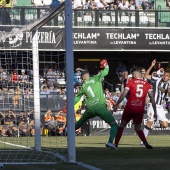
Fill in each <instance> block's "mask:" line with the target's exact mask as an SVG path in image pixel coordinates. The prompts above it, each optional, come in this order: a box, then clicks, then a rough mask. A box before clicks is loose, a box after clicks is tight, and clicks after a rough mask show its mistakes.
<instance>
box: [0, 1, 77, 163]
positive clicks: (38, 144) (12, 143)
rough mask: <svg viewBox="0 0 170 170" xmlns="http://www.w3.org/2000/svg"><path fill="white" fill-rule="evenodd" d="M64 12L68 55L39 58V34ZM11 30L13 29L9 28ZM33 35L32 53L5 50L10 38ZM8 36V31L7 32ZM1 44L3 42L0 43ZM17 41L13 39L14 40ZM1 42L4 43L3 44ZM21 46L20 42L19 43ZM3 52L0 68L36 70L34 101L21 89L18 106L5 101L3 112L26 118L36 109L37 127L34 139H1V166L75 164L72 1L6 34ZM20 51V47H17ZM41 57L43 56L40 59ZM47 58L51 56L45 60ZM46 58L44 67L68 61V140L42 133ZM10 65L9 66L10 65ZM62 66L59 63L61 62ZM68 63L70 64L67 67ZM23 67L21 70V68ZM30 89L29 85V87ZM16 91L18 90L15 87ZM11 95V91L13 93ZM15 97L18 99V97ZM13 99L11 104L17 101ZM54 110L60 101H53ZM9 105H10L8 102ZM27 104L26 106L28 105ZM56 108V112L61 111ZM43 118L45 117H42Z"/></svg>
mask: <svg viewBox="0 0 170 170" xmlns="http://www.w3.org/2000/svg"><path fill="white" fill-rule="evenodd" d="M63 10H65V53H63V54H61V53H57V52H56V54H55V56H53V55H54V54H53V53H52V51H50V52H46V53H44V54H43V51H42V52H41V54H40V51H39V48H38V30H39V28H41V27H42V26H44V25H45V24H47V22H49V21H50V20H51V19H53V18H54V17H55V16H57V15H59V14H60V13H61V12H62V11H63ZM10 29H11V28H10ZM26 31H27V32H28V31H31V32H32V52H31V50H30V49H27V50H25V49H24V50H23V49H20V51H19V50H18V49H15V48H12V50H11V49H10V50H6V41H5V40H7V39H8V40H9V43H10V41H11V39H10V38H11V37H12V36H13V35H15V34H16V33H17V34H18V35H19V38H20V41H21V40H22V39H23V36H24V35H23V34H24V33H25V32H26ZM4 32H5V31H4ZM1 40H2V39H1ZM13 40H14V39H13ZM0 42H1V41H0ZM20 43H21V42H20ZM2 44H3V49H1V51H0V53H1V61H0V66H1V67H3V68H5V69H6V70H7V69H9V65H10V66H11V67H15V71H16V72H17V73H18V72H21V71H22V69H23V67H24V68H25V70H26V71H27V73H28V71H30V70H31V69H33V72H32V74H29V75H28V77H29V79H30V80H32V83H33V96H34V98H33V100H32V99H30V98H24V95H25V94H26V92H25V88H23V89H22V92H21V94H19V95H20V98H19V99H18V102H21V103H19V104H20V106H19V104H18V105H17V107H16V106H14V103H12V104H11V105H10V104H9V103H8V105H7V104H5V102H4V101H3V104H2V106H4V107H3V109H2V110H1V111H2V112H3V113H4V114H5V115H6V114H7V111H8V110H12V111H13V112H14V113H16V114H18V115H19V114H20V111H21V110H24V114H25V116H28V113H29V111H31V110H32V109H34V123H35V137H34V136H31V137H30V136H24V137H5V136H4V137H1V138H0V150H1V152H0V162H1V163H2V164H42V163H52V164H53V163H56V162H60V161H61V160H62V161H68V162H70V163H75V162H76V152H75V127H74V114H73V113H74V85H73V73H74V62H73V43H72V3H71V1H70V0H66V1H65V2H63V3H62V4H61V5H59V6H57V7H56V8H55V9H53V10H52V11H50V12H49V13H48V14H46V15H44V16H43V17H42V18H41V19H39V20H36V21H35V22H33V23H30V24H28V25H25V26H24V27H20V28H19V29H15V30H14V29H13V32H12V31H11V32H10V33H9V34H6V33H5V38H4V40H3V41H2ZM16 47H17V46H16ZM39 55H40V56H39ZM46 55H50V57H51V61H49V58H50V57H49V58H46ZM42 56H43V58H44V60H45V61H44V63H50V64H51V63H52V62H53V60H54V58H53V57H56V58H58V60H57V59H56V60H57V61H59V60H60V57H61V58H63V60H65V61H64V62H65V63H66V82H67V83H66V89H67V94H66V95H67V137H66V136H48V137H46V136H43V135H42V134H41V133H40V127H41V123H40V122H41V121H42V120H41V118H40V115H41V109H40V107H41V98H40V75H39V71H40V70H39V64H40V62H39V61H40V60H39V57H41V59H42ZM9 63H10V64H9ZM59 63H60V62H59ZM68 63H69V64H68ZM19 64H20V66H22V67H19V66H18V65H19ZM30 86H31V85H28V87H30ZM15 88H16V87H15ZM11 91H12V89H11ZM13 94H14V97H15V93H13ZM8 95H9V93H8ZM14 97H12V102H13V101H14ZM8 99H9V98H8ZM51 100H52V102H53V104H51V105H52V106H53V105H55V102H56V101H57V102H58V100H57V99H56V100H55V99H54V98H53V97H52V99H51ZM8 102H9V101H8ZM25 103H27V104H25ZM53 107H55V109H56V110H55V111H54V112H57V109H62V108H58V107H57V106H53ZM41 117H42V115H41Z"/></svg>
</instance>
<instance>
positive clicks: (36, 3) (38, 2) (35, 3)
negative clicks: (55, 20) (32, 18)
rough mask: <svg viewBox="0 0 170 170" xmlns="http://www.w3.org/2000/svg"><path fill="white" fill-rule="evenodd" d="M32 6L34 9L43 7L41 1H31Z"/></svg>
mask: <svg viewBox="0 0 170 170" xmlns="http://www.w3.org/2000/svg"><path fill="white" fill-rule="evenodd" d="M33 6H35V7H39V6H43V0H33Z"/></svg>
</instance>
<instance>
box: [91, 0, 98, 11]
mask: <svg viewBox="0 0 170 170" xmlns="http://www.w3.org/2000/svg"><path fill="white" fill-rule="evenodd" d="M89 9H98V6H97V3H96V2H95V0H90V2H89Z"/></svg>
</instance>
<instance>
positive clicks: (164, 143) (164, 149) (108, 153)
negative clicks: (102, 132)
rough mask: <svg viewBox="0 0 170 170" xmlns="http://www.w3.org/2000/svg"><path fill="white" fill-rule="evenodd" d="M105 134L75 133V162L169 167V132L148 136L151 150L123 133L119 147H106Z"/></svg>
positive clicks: (114, 167) (126, 168)
mask: <svg viewBox="0 0 170 170" xmlns="http://www.w3.org/2000/svg"><path fill="white" fill-rule="evenodd" d="M107 138H108V137H107V136H87V137H84V136H78V137H76V154H77V162H83V163H86V164H89V165H91V166H95V167H97V168H100V169H103V170H132V169H133V170H163V169H169V167H170V136H168V135H166V136H160V135H159V136H152V135H150V136H149V137H148V142H149V143H150V144H152V145H153V147H154V149H153V150H147V149H146V148H145V147H143V146H140V145H139V142H140V140H139V138H138V137H137V136H123V137H122V139H121V142H120V146H119V150H118V151H112V150H109V149H108V148H105V142H107ZM4 169H5V170H6V169H7V170H14V169H17V170H23V169H24V170H28V169H29V170H30V169H31V170H34V169H35V170H40V169H41V170H58V169H62V170H67V169H68V170H81V169H82V170H83V169H85V168H83V167H81V166H78V165H76V164H66V163H58V164H55V165H5V168H4Z"/></svg>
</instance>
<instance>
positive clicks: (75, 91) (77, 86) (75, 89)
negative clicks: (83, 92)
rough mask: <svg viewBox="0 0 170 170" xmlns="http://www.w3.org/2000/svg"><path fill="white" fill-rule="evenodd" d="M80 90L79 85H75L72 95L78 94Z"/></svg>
mask: <svg viewBox="0 0 170 170" xmlns="http://www.w3.org/2000/svg"><path fill="white" fill-rule="evenodd" d="M79 90H80V86H79V85H76V86H75V88H74V93H78V92H79Z"/></svg>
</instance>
